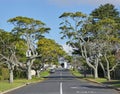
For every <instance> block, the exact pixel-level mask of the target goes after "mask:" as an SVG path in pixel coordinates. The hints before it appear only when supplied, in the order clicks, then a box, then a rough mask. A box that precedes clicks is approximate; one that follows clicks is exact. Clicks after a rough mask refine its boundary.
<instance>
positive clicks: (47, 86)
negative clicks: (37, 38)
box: [6, 70, 119, 94]
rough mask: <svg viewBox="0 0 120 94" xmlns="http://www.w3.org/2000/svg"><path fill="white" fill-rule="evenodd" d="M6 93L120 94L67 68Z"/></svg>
mask: <svg viewBox="0 0 120 94" xmlns="http://www.w3.org/2000/svg"><path fill="white" fill-rule="evenodd" d="M6 94H119V93H118V92H117V91H116V90H114V89H110V88H107V87H105V86H102V85H99V84H95V83H91V82H88V81H84V80H79V79H77V78H75V77H74V76H72V75H71V74H70V72H69V71H67V70H57V71H56V72H55V73H52V74H51V75H50V76H49V77H47V80H45V81H43V82H41V83H34V84H30V85H27V86H25V87H22V88H19V89H17V90H14V91H11V92H8V93H6Z"/></svg>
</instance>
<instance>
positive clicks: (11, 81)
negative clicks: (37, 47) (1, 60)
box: [9, 69, 13, 83]
mask: <svg viewBox="0 0 120 94" xmlns="http://www.w3.org/2000/svg"><path fill="white" fill-rule="evenodd" d="M9 73H10V78H9V82H10V83H13V70H12V69H10V70H9Z"/></svg>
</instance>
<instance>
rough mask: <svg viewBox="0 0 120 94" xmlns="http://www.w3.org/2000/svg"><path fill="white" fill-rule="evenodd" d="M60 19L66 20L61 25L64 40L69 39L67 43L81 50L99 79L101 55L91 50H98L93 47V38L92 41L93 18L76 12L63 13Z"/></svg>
mask: <svg viewBox="0 0 120 94" xmlns="http://www.w3.org/2000/svg"><path fill="white" fill-rule="evenodd" d="M60 18H63V20H64V22H62V23H61V24H60V25H62V26H61V27H60V29H61V30H62V32H61V33H62V34H63V38H65V37H66V38H68V39H69V41H68V42H67V43H68V44H69V45H71V46H72V47H73V48H75V49H79V50H80V51H79V54H81V56H82V57H83V58H84V59H85V61H86V63H87V64H88V66H89V67H91V68H93V70H94V76H95V78H98V72H97V70H98V69H97V68H98V59H99V53H97V52H95V53H94V51H93V49H91V50H90V48H94V49H95V48H96V46H93V45H92V41H93V40H92V38H91V39H90V37H91V36H92V34H91V33H90V29H91V27H92V19H91V17H87V16H86V15H85V14H83V13H81V12H75V13H63V14H62V15H61V16H60ZM73 23H74V24H73ZM88 31H89V32H88ZM90 34H91V35H90ZM91 46H92V47H91ZM95 54H96V55H95ZM92 57H94V58H92Z"/></svg>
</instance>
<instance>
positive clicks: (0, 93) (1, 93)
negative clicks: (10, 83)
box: [0, 84, 28, 94]
mask: <svg viewBox="0 0 120 94" xmlns="http://www.w3.org/2000/svg"><path fill="white" fill-rule="evenodd" d="M26 85H28V84H24V85H21V86H18V87H16V88H12V89H9V90H6V91H3V92H0V94H4V93H7V92H10V91H13V90H16V89H19V88H21V87H24V86H26Z"/></svg>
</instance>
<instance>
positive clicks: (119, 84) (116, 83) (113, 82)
mask: <svg viewBox="0 0 120 94" xmlns="http://www.w3.org/2000/svg"><path fill="white" fill-rule="evenodd" d="M70 71H71V73H72V74H73V75H74V76H76V77H79V78H81V79H85V80H89V81H93V82H97V83H102V84H106V85H110V86H114V87H118V88H120V80H111V81H108V80H107V79H105V78H97V79H94V78H93V77H89V76H88V77H86V78H84V77H83V76H82V74H80V72H79V71H78V70H74V71H73V70H70Z"/></svg>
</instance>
